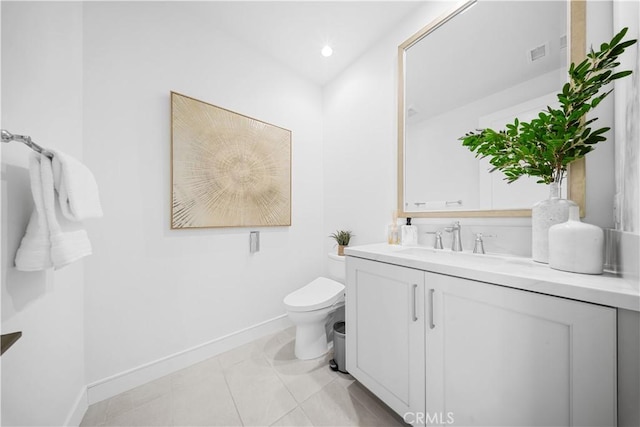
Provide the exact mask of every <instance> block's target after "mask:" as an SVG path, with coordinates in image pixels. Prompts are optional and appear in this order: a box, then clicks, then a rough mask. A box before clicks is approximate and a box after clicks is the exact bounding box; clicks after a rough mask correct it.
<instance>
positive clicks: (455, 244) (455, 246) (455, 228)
mask: <svg viewBox="0 0 640 427" xmlns="http://www.w3.org/2000/svg"><path fill="white" fill-rule="evenodd" d="M444 231H446V232H449V233H453V239H452V240H451V250H452V251H453V252H462V240H461V239H460V221H456V222H454V223H453V225H452V226H450V227H447V228H445V229H444Z"/></svg>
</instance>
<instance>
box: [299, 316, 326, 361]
mask: <svg viewBox="0 0 640 427" xmlns="http://www.w3.org/2000/svg"><path fill="white" fill-rule="evenodd" d="M328 351H329V345H328V343H327V333H326V330H325V327H324V323H323V322H316V323H307V324H301V325H300V324H299V325H297V327H296V342H295V348H294V352H295V355H296V357H297V358H298V359H301V360H308V359H316V358H318V357H320V356H322V355H324V354H326V353H327V352H328Z"/></svg>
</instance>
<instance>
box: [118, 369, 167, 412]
mask: <svg viewBox="0 0 640 427" xmlns="http://www.w3.org/2000/svg"><path fill="white" fill-rule="evenodd" d="M170 392H171V381H170V379H169V377H166V376H165V377H162V378H159V379H157V380H155V381H151V382H149V383H147V384H144V385H141V386H139V387H136V388H134V389H132V390H129V391H127V392H126V394H128V395H129V396H130V398H131V405H132V406H133V407H134V408H135V407H138V406H142V405H144V404H145V403H147V402H150V401H152V400H155V399H157V398H159V397H161V396H164V395H167V394H169V393H170Z"/></svg>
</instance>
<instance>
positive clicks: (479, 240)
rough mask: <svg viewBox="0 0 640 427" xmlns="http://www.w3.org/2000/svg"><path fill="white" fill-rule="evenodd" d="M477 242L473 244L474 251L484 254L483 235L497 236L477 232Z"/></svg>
mask: <svg viewBox="0 0 640 427" xmlns="http://www.w3.org/2000/svg"><path fill="white" fill-rule="evenodd" d="M475 236H476V242H475V244H474V245H473V253H474V254H484V253H485V252H484V242H483V241H482V238H483V237H496V236H495V234H483V233H475Z"/></svg>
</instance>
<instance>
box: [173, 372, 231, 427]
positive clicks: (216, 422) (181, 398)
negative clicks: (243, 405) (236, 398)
mask: <svg viewBox="0 0 640 427" xmlns="http://www.w3.org/2000/svg"><path fill="white" fill-rule="evenodd" d="M171 409H172V413H173V425H176V426H241V425H242V423H241V421H240V416H239V415H238V411H237V410H236V406H235V404H234V402H233V398H232V397H231V393H230V392H229V389H228V387H227V383H226V381H225V379H224V377H223V376H222V375H219V376H211V377H209V378H207V379H206V380H205V381H200V382H195V383H191V384H188V385H184V386H178V387H174V388H173V390H172V393H171Z"/></svg>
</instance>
